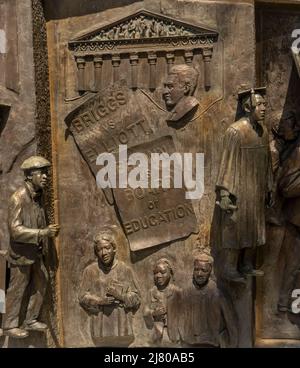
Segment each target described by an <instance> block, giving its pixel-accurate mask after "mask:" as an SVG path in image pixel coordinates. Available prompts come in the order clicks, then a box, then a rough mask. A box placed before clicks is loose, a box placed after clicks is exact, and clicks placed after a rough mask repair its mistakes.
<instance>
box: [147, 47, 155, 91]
mask: <svg viewBox="0 0 300 368" xmlns="http://www.w3.org/2000/svg"><path fill="white" fill-rule="evenodd" d="M148 62H149V64H150V80H149V89H155V88H156V62H157V56H156V53H155V52H150V53H149V54H148Z"/></svg>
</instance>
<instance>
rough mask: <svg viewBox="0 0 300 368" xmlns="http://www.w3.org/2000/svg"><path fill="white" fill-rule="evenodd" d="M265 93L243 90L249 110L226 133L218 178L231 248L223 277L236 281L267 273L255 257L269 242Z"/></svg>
mask: <svg viewBox="0 0 300 368" xmlns="http://www.w3.org/2000/svg"><path fill="white" fill-rule="evenodd" d="M264 94H265V89H264V88H255V89H251V90H247V91H245V92H242V93H240V94H239V98H240V101H241V103H242V106H243V110H244V114H245V115H244V117H242V118H241V119H240V120H238V121H237V122H235V123H234V124H232V125H231V126H230V127H229V128H228V129H227V131H226V133H225V136H224V148H223V155H222V160H221V164H220V170H219V175H218V178H217V183H216V190H217V204H218V205H219V206H220V209H221V229H220V231H221V247H222V248H223V249H224V251H225V253H226V265H225V270H224V273H223V276H224V278H226V279H228V280H231V281H234V282H244V276H246V275H247V276H248V275H249V276H261V275H263V271H261V270H256V269H255V264H254V262H255V261H254V258H255V250H256V248H257V247H258V246H261V245H264V244H265V241H266V235H265V206H266V204H270V203H268V201H269V202H270V198H271V192H272V171H271V159H270V154H269V138H268V132H267V129H266V127H265V126H264V119H265V112H266V106H265V98H264ZM238 265H239V266H238Z"/></svg>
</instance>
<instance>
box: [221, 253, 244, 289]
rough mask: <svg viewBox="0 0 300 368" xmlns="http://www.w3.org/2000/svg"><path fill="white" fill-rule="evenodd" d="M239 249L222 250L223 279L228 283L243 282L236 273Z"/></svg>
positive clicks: (240, 276)
mask: <svg viewBox="0 0 300 368" xmlns="http://www.w3.org/2000/svg"><path fill="white" fill-rule="evenodd" d="M239 253H240V251H239V249H224V259H225V265H224V272H223V277H224V278H225V279H227V280H229V281H236V282H244V279H243V277H242V275H241V274H240V273H239V272H238V259H239Z"/></svg>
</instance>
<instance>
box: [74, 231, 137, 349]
mask: <svg viewBox="0 0 300 368" xmlns="http://www.w3.org/2000/svg"><path fill="white" fill-rule="evenodd" d="M116 247H117V244H116V239H115V235H114V233H113V231H112V230H109V229H106V230H103V231H100V232H99V233H98V234H97V235H96V236H95V239H94V249H95V255H96V257H97V261H96V262H94V263H92V264H90V265H89V266H87V267H86V268H85V270H84V272H83V276H82V281H81V285H80V294H79V302H80V305H81V306H82V307H83V308H84V309H85V310H86V311H87V313H89V314H90V315H91V335H92V338H93V341H94V343H95V344H96V345H97V346H111V344H112V345H119V346H128V345H130V344H131V343H132V342H133V341H134V333H133V329H132V313H133V312H134V311H136V310H137V309H138V308H139V306H140V303H141V300H140V292H139V289H138V286H137V282H136V280H135V276H134V274H133V272H132V271H131V269H130V268H129V267H128V266H127V265H125V263H123V262H122V261H119V260H118V259H117V256H116V252H117V249H116Z"/></svg>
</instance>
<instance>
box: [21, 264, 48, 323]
mask: <svg viewBox="0 0 300 368" xmlns="http://www.w3.org/2000/svg"><path fill="white" fill-rule="evenodd" d="M47 283H48V273H47V270H46V267H45V265H44V263H43V261H42V259H38V260H37V261H36V262H35V263H34V264H33V266H32V285H31V287H32V288H31V296H30V299H29V303H28V309H27V314H26V319H25V323H26V324H30V323H32V322H33V321H36V320H37V319H38V317H39V314H40V311H41V307H42V304H43V300H44V296H45V292H46V288H47Z"/></svg>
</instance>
